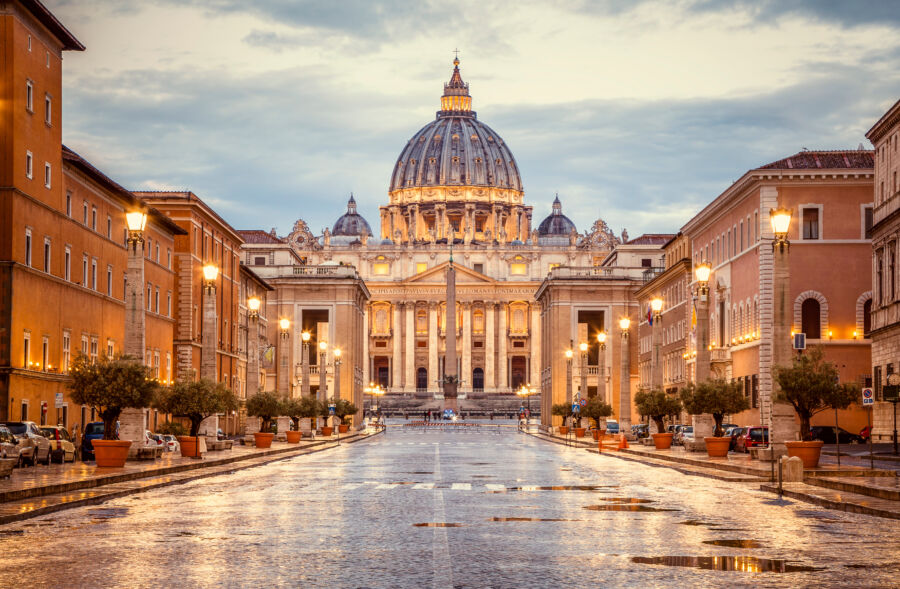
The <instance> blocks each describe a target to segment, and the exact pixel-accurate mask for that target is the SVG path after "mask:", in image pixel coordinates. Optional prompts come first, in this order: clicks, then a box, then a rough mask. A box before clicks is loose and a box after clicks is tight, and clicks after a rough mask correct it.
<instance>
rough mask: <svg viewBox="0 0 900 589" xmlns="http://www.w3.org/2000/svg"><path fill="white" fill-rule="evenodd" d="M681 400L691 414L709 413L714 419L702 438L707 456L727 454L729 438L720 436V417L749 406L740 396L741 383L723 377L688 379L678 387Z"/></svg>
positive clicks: (715, 456)
mask: <svg viewBox="0 0 900 589" xmlns="http://www.w3.org/2000/svg"><path fill="white" fill-rule="evenodd" d="M681 402H682V404H683V405H684V408H685V410H686V411H687V412H688V413H690V414H691V415H701V414H710V415H712V418H713V421H714V422H715V427H714V429H713V435H712V436H706V437H704V438H703V441H704V442H705V444H706V453H707V454H708V455H709V457H710V458H722V457H725V456H728V447H729V446H730V444H731V438H727V437H724V434H725V431H724V430H723V429H722V421H723V420H724V419H725V416H726V415H733V414H735V413H740V412H741V411H745V410H747V409H749V408H750V402H749V401H748V400H747V397H745V396H744V393H743V391H742V390H741V386H740V385H739V384H738V383H736V382H728V381H727V380H724V379H716V380H708V381H706V382H701V383H698V384H694V383H691V384H690V385H688V386H686V387H685V388H683V389H681ZM695 431H696V430H695Z"/></svg>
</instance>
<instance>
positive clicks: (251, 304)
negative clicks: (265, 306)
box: [247, 297, 261, 313]
mask: <svg viewBox="0 0 900 589" xmlns="http://www.w3.org/2000/svg"><path fill="white" fill-rule="evenodd" d="M260 304H261V301H260V300H259V297H250V298H249V299H247V308H248V309H250V311H251V312H253V313H256V312H257V311H259V305H260Z"/></svg>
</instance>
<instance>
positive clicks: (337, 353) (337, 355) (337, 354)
mask: <svg viewBox="0 0 900 589" xmlns="http://www.w3.org/2000/svg"><path fill="white" fill-rule="evenodd" d="M334 357H335V358H340V357H341V349H340V348H335V349H334Z"/></svg>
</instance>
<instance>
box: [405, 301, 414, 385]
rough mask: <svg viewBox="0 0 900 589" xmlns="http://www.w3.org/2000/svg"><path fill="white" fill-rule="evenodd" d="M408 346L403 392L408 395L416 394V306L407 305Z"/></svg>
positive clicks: (406, 330)
mask: <svg viewBox="0 0 900 589" xmlns="http://www.w3.org/2000/svg"><path fill="white" fill-rule="evenodd" d="M403 338H404V340H403V341H404V343H405V344H406V356H405V358H404V359H403V360H404V362H405V366H406V371H405V375H404V379H403V390H404V391H405V392H407V393H414V392H416V305H415V303H407V304H406V329H405V330H404V333H403Z"/></svg>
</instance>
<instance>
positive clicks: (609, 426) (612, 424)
mask: <svg viewBox="0 0 900 589" xmlns="http://www.w3.org/2000/svg"><path fill="white" fill-rule="evenodd" d="M606 433H608V434H617V433H619V422H618V421H613V420H607V421H606Z"/></svg>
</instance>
